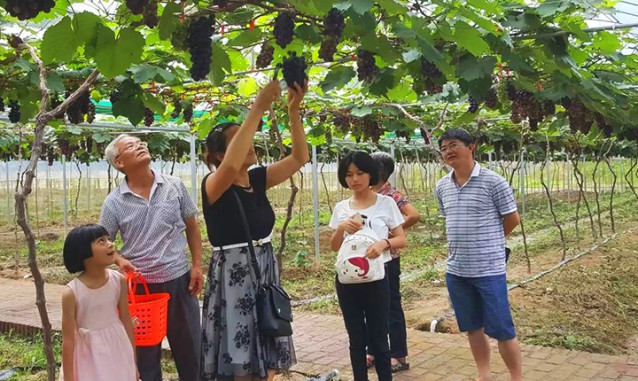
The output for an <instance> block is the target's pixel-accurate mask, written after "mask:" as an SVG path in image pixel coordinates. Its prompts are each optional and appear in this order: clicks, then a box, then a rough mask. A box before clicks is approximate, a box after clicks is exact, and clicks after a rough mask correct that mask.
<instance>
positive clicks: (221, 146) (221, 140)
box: [204, 122, 239, 168]
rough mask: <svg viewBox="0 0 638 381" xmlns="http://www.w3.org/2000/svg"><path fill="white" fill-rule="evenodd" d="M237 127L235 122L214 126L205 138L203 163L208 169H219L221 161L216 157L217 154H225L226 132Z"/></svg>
mask: <svg viewBox="0 0 638 381" xmlns="http://www.w3.org/2000/svg"><path fill="white" fill-rule="evenodd" d="M234 126H239V124H238V123H236V122H226V123H220V124H218V125H216V126H215V127H214V128H213V129H212V130H211V131H210V132H209V133H208V136H207V137H206V158H205V160H204V161H205V162H206V165H208V167H209V168H212V167H213V166H215V167H219V164H221V161H219V159H218V158H217V157H216V154H218V153H224V152H226V143H227V142H226V134H225V132H226V130H228V129H229V128H231V127H234Z"/></svg>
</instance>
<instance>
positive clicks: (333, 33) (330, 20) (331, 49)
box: [319, 8, 346, 62]
mask: <svg viewBox="0 0 638 381" xmlns="http://www.w3.org/2000/svg"><path fill="white" fill-rule="evenodd" d="M345 27H346V23H345V21H344V17H343V13H341V11H339V10H338V9H337V8H332V9H330V11H329V12H328V14H327V15H326V17H325V18H324V19H323V34H324V35H325V36H326V38H325V39H324V40H323V41H322V42H321V47H320V48H319V57H321V58H322V59H323V60H324V61H326V62H332V60H333V57H334V54H335V53H336V51H337V45H339V40H340V39H341V36H342V35H343V29H344V28H345Z"/></svg>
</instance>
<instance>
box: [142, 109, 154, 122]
mask: <svg viewBox="0 0 638 381" xmlns="http://www.w3.org/2000/svg"><path fill="white" fill-rule="evenodd" d="M154 121H155V114H154V113H153V110H151V109H150V108H148V107H144V125H145V126H146V127H150V126H151V125H152V124H153V122H154Z"/></svg>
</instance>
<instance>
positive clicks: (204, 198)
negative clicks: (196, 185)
mask: <svg viewBox="0 0 638 381" xmlns="http://www.w3.org/2000/svg"><path fill="white" fill-rule="evenodd" d="M212 174H213V172H208V173H207V174H206V175H204V178H203V179H202V186H201V188H202V210H204V209H206V207H207V206H209V205H208V195H207V194H206V179H208V176H210V175H212Z"/></svg>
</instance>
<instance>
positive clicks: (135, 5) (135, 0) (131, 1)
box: [126, 0, 149, 15]
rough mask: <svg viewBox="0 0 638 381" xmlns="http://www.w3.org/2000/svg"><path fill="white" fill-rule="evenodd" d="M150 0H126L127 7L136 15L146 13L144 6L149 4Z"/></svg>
mask: <svg viewBox="0 0 638 381" xmlns="http://www.w3.org/2000/svg"><path fill="white" fill-rule="evenodd" d="M148 1H149V0H126V7H127V8H128V9H129V10H130V11H131V13H132V14H134V15H141V14H142V13H144V8H146V6H147V5H148Z"/></svg>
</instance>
